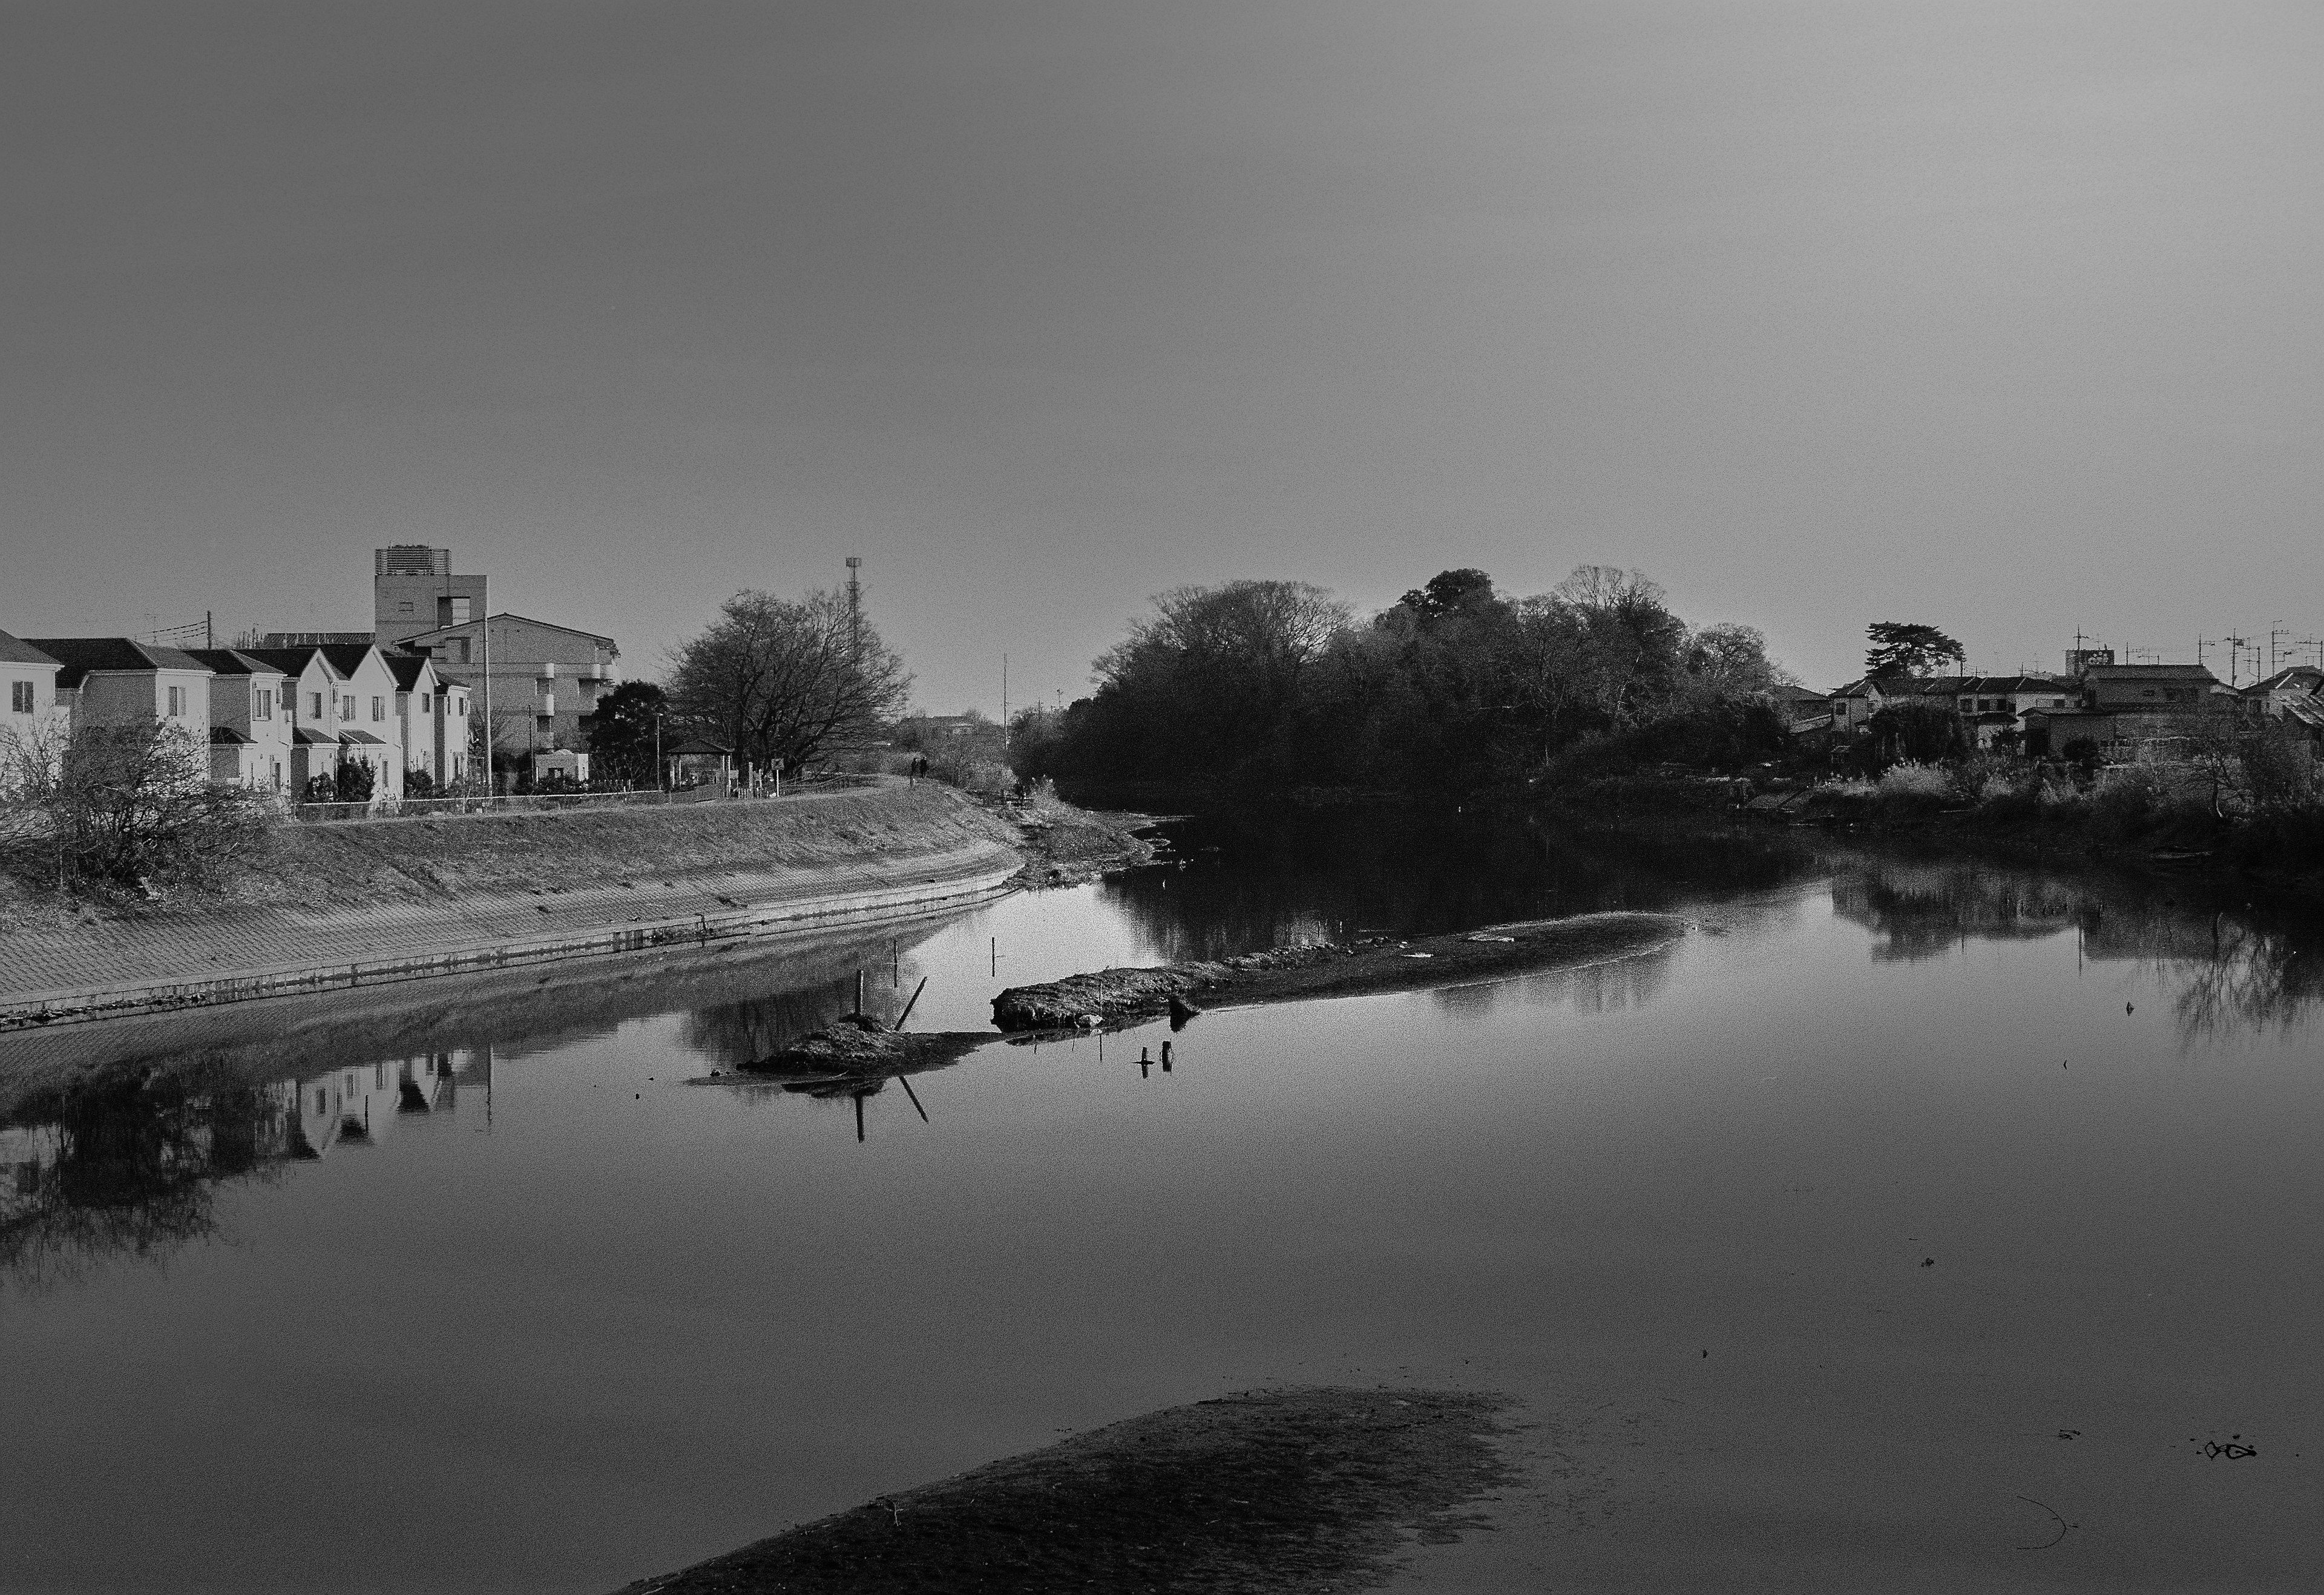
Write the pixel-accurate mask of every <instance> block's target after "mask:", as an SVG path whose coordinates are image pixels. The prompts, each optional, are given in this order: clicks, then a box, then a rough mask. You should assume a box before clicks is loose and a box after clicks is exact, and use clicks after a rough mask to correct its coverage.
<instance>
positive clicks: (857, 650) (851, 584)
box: [847, 554, 863, 665]
mask: <svg viewBox="0 0 2324 1595" xmlns="http://www.w3.org/2000/svg"><path fill="white" fill-rule="evenodd" d="M862 568H863V561H862V560H861V559H858V558H856V557H855V556H854V555H853V554H850V555H849V556H848V557H847V657H848V659H850V660H851V661H852V662H853V663H854V664H857V665H861V664H862V662H863V585H862V582H860V581H858V580H857V579H856V575H855V573H856V572H857V571H859V570H861V569H862Z"/></svg>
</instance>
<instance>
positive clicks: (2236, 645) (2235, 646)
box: [2219, 637, 2251, 687]
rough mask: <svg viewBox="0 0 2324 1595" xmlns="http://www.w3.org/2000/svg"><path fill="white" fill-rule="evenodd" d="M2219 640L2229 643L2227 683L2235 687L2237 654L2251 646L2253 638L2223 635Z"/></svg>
mask: <svg viewBox="0 0 2324 1595" xmlns="http://www.w3.org/2000/svg"><path fill="white" fill-rule="evenodd" d="M2219 641H2222V642H2224V643H2226V644H2227V685H2228V686H2229V687H2233V686H2234V685H2235V684H2236V662H2237V656H2238V655H2239V654H2241V653H2242V652H2243V650H2245V649H2246V648H2249V647H2250V646H2251V639H2250V638H2248V637H2222V638H2220V639H2219Z"/></svg>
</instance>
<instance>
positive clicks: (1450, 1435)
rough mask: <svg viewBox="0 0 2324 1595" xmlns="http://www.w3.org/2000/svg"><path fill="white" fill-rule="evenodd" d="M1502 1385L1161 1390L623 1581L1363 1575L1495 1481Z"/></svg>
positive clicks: (1073, 1582)
mask: <svg viewBox="0 0 2324 1595" xmlns="http://www.w3.org/2000/svg"><path fill="white" fill-rule="evenodd" d="M1506 1405H1507V1403H1506V1402H1505V1401H1503V1400H1502V1398H1500V1397H1495V1396H1490V1395H1481V1394H1477V1393H1473V1392H1468V1391H1459V1390H1422V1389H1386V1388H1380V1389H1370V1390H1359V1389H1346V1388H1296V1389H1286V1390H1264V1391H1254V1392H1250V1393H1246V1394H1243V1395H1240V1396H1231V1397H1226V1398H1224V1399H1222V1400H1218V1401H1203V1402H1196V1403H1194V1404H1193V1405H1191V1406H1174V1407H1168V1408H1165V1409H1164V1410H1162V1411H1160V1412H1155V1413H1148V1414H1147V1415H1145V1416H1143V1417H1136V1418H1130V1419H1129V1420H1127V1421H1126V1422H1123V1423H1119V1424H1111V1425H1110V1426H1109V1427H1106V1428H1103V1429H1099V1430H1096V1431H1094V1432H1093V1433H1091V1434H1082V1435H1076V1436H1075V1437H1074V1438H1073V1439H1071V1440H1067V1441H1065V1442H1063V1443H1059V1444H1056V1445H1052V1446H1048V1447H1046V1448H1044V1449H1042V1450H1040V1451H1036V1452H1027V1453H1026V1454H1024V1455H1022V1456H1016V1457H1010V1458H1007V1459H1005V1460H1003V1461H997V1462H991V1463H988V1464H987V1465H985V1466H984V1467H982V1468H978V1469H976V1470H974V1471H972V1472H967V1473H963V1474H961V1475H959V1476H958V1477H957V1478H953V1479H947V1480H942V1481H941V1482H939V1483H936V1484H928V1485H923V1486H921V1487H920V1488H918V1489H911V1490H907V1491H905V1492H903V1493H902V1494H899V1495H894V1496H883V1497H881V1498H879V1499H877V1500H874V1501H871V1502H868V1503H866V1504H865V1505H863V1506H862V1507H857V1508H856V1509H855V1510H853V1511H851V1512H843V1513H840V1514H838V1515H837V1516H835V1517H826V1518H824V1519H823V1520H822V1521H820V1522H817V1523H809V1524H807V1525H804V1526H800V1527H798V1528H793V1529H790V1530H788V1531H786V1532H785V1533H782V1534H779V1535H775V1536H774V1537H773V1538H771V1539H766V1540H761V1541H760V1542H759V1543H758V1544H753V1545H747V1546H745V1547H743V1548H742V1550H739V1551H735V1552H732V1553H729V1554H726V1555H724V1556H720V1557H716V1558H714V1559H713V1560H711V1561H708V1562H704V1563H697V1564H696V1565H695V1566H693V1567H690V1568H687V1569H686V1570H685V1571H684V1572H677V1573H670V1574H666V1575H664V1576H662V1577H659V1578H651V1579H643V1580H641V1581H638V1582H636V1583H634V1584H631V1585H629V1586H628V1587H627V1589H626V1590H624V1591H623V1592H622V1595H711V1592H714V1591H715V1592H717V1595H749V1592H753V1591H761V1590H764V1591H774V1590H781V1591H784V1592H785V1595H819V1592H822V1591H833V1592H837V1591H849V1592H851V1595H889V1592H893V1591H905V1590H910V1591H928V1592H930V1595H934V1592H935V1591H954V1590H1010V1591H1015V1592H1020V1595H1046V1592H1049V1591H1060V1592H1062V1591H1068V1590H1070V1591H1073V1592H1074V1595H1088V1591H1091V1590H1105V1591H1108V1592H1109V1595H1130V1592H1133V1591H1147V1590H1177V1591H1188V1590H1235V1591H1238V1592H1244V1595H1271V1592H1274V1591H1284V1592H1286V1595H1287V1592H1289V1591H1295V1590H1296V1591H1311V1590H1350V1589H1356V1588H1361V1587H1363V1586H1365V1585H1368V1584H1369V1583H1371V1582H1373V1581H1375V1580H1377V1579H1378V1578H1379V1577H1380V1576H1382V1575H1383V1574H1385V1573H1387V1572H1389V1571H1391V1569H1392V1565H1393V1560H1394V1557H1395V1555H1396V1554H1397V1550H1398V1549H1399V1548H1400V1547H1401V1546H1402V1545H1404V1544H1406V1543H1407V1542H1406V1535H1407V1534H1410V1533H1417V1535H1419V1536H1420V1538H1421V1539H1422V1540H1424V1541H1431V1540H1434V1541H1443V1540H1449V1539H1455V1538H1458V1537H1459V1535H1460V1532H1461V1530H1462V1528H1463V1527H1466V1526H1470V1525H1471V1521H1472V1520H1471V1519H1470V1518H1467V1517H1462V1516H1461V1515H1459V1513H1458V1508H1460V1507H1462V1505H1463V1504H1465V1503H1467V1502H1469V1501H1471V1500H1474V1499H1476V1498H1478V1497H1480V1495H1482V1494H1483V1493H1484V1492H1485V1491H1487V1490H1489V1489H1492V1488H1494V1487H1495V1486H1496V1485H1499V1484H1500V1483H1502V1482H1504V1481H1505V1480H1506V1478H1507V1471H1506V1468H1505V1466H1504V1464H1503V1463H1502V1462H1501V1461H1500V1460H1499V1457H1498V1455H1497V1454H1496V1452H1495V1451H1494V1449H1493V1447H1492V1444H1491V1440H1492V1437H1493V1436H1494V1435H1495V1434H1497V1433H1499V1415H1500V1413H1501V1411H1502V1409H1503V1408H1504V1407H1505V1406H1506Z"/></svg>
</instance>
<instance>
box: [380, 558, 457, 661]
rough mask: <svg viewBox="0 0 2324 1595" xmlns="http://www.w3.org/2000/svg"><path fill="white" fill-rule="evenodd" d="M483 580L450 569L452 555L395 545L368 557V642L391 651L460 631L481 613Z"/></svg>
mask: <svg viewBox="0 0 2324 1595" xmlns="http://www.w3.org/2000/svg"><path fill="white" fill-rule="evenodd" d="M484 588H485V578H484V576H481V575H477V574H470V575H466V576H463V575H460V574H458V573H457V572H456V571H454V570H453V568H452V550H451V549H438V548H433V547H430V546H429V544H426V543H396V544H392V545H391V546H390V547H387V548H384V549H374V550H373V551H372V578H371V594H372V638H371V639H369V640H372V641H377V642H378V643H379V645H380V646H381V647H383V648H389V647H393V646H394V645H395V644H397V643H400V642H402V641H405V640H406V639H408V638H411V637H417V636H419V635H420V633H421V632H436V631H441V630H442V629H443V628H445V627H447V626H465V625H466V624H467V623H468V622H471V621H476V620H482V619H483V618H484V613H485V611H486V605H485V603H484Z"/></svg>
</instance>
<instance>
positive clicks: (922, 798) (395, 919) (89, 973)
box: [0, 783, 1021, 1031]
mask: <svg viewBox="0 0 2324 1595" xmlns="http://www.w3.org/2000/svg"><path fill="white" fill-rule="evenodd" d="M1015 836H1016V832H1015V830H1014V829H1013V828H1012V827H1010V825H1006V824H1004V823H1003V822H1001V821H1000V820H998V819H996V818H994V817H993V816H991V815H988V814H986V813H985V812H984V811H983V810H982V809H980V808H978V807H976V806H975V805H973V804H972V803H969V802H968V801H966V800H965V799H964V798H961V797H960V795H959V794H957V793H955V792H954V791H952V790H950V789H949V788H942V787H936V786H932V785H927V784H925V783H924V784H922V785H920V786H918V787H913V788H874V789H870V790H863V791H853V792H839V793H832V794H828V795H817V796H813V797H803V798H786V799H783V800H781V801H779V802H754V803H738V804H705V805H699V806H695V807H672V808H609V809H585V810H578V811H573V812H567V813H563V814H523V815H509V816H492V817H488V818H460V819H441V820H392V821H379V822H374V823H367V824H358V825H314V826H300V827H295V828H292V829H291V830H288V831H286V832H285V833H284V834H283V835H282V837H281V844H280V846H279V848H278V849H277V851H276V853H275V856H274V857H273V858H272V860H271V861H270V862H268V863H267V864H266V865H265V866H264V867H263V869H260V870H258V871H254V872H253V873H252V875H251V876H250V878H249V880H247V882H246V883H245V885H244V889H243V890H241V892H240V893H239V894H238V895H237V897H236V899H235V900H233V901H231V902H225V903H214V904H208V905H203V906H199V907H195V906H190V905H161V906H157V907H155V908H152V909H148V910H142V911H138V912H134V913H129V914H123V915H102V916H100V915H88V916H84V917H81V918H79V919H78V920H73V921H70V922H56V921H51V922H48V923H37V922H36V923H21V922H20V923H18V924H15V925H14V926H11V927H8V928H5V929H0V1031H5V1030H10V1029H21V1028H26V1027H30V1026H48V1025H55V1024H61V1023H68V1022H71V1021H75V1020H82V1019H106V1018H112V1017H115V1016H123V1015H129V1014H139V1013H153V1012H166V1011H171V1010H180V1009H186V1008H195V1007H205V1006H208V1005H211V1004H216V1003H224V1002H238V1001H246V1000H254V999H257V998H265V997H276V996H287V995H292V994H298V993H305V992H314V991H330V990H335V989H342V988H346V987H349V986H369V985H374V984H378V983H382V982H393V981H408V980H418V979H422V978H426V977H428V976H432V975H441V974H453V973H466V972H470V971H475V970H488V969H498V968H507V967H512V966H519V965H523V964H528V963H547V962H551V961H556V960H562V959H567V958H576V957H586V956H591V955H599V954H612V953H623V952H632V951H642V950H646V949H650V948H657V947H673V946H682V945H689V944H692V945H704V946H709V945H724V944H731V943H733V942H734V941H736V940H739V939H741V938H744V937H750V936H762V935H766V934H769V933H770V932H779V931H783V930H788V929H792V928H798V927H810V926H830V925H841V924H869V923H876V922H878V921H880V920H881V919H883V918H888V917H904V916H908V915H915V914H925V913H927V912H928V911H930V910H931V909H935V908H943V907H946V906H950V905H955V904H966V903H970V902H973V901H975V900H977V899H981V898H985V897H990V896H992V895H994V894H996V893H998V892H1000V891H1001V890H1005V889H1006V885H1007V882H1008V880H1009V878H1010V875H1011V874H1012V873H1013V872H1014V871H1016V870H1017V868H1018V866H1019V863H1020V862H1021V861H1020V859H1019V855H1018V854H1017V853H1016V852H1015V850H1014V849H1013V848H1012V847H1011V845H1010V844H1011V843H1012V841H1013V840H1014V839H1015Z"/></svg>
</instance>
